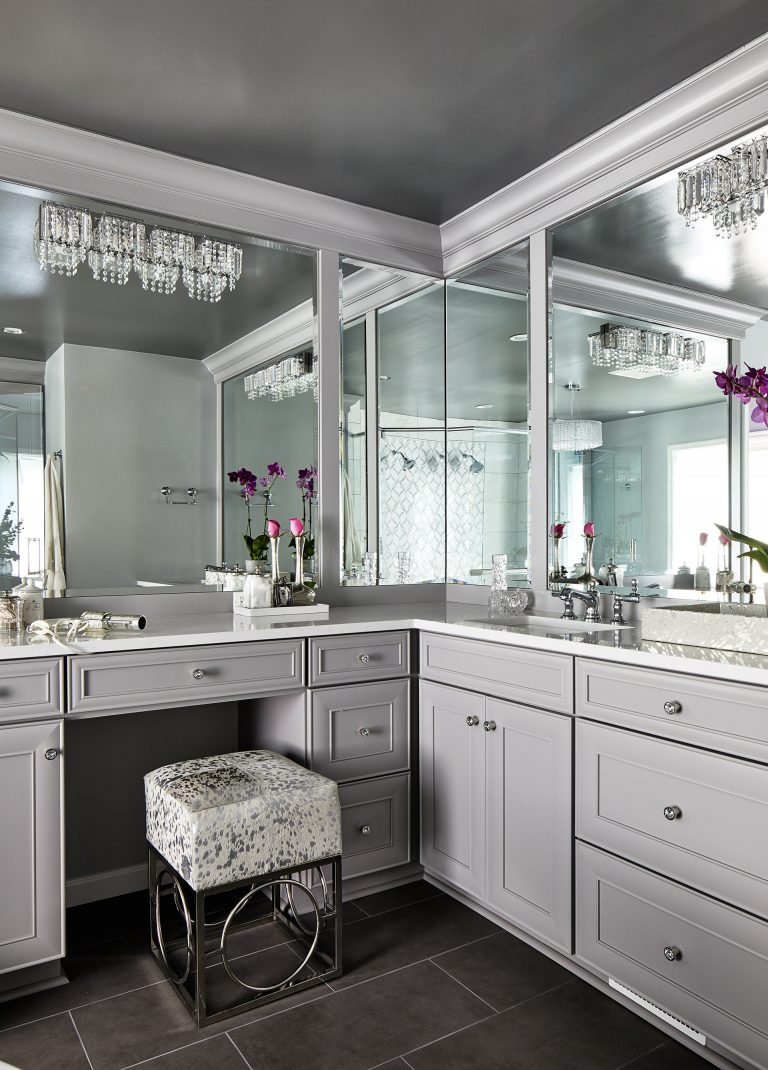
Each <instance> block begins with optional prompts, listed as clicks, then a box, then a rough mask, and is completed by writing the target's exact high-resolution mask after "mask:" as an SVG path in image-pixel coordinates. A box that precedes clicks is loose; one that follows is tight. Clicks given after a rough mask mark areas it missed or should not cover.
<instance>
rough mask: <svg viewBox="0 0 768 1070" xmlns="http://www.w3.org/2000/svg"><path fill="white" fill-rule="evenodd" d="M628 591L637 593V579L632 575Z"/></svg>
mask: <svg viewBox="0 0 768 1070" xmlns="http://www.w3.org/2000/svg"><path fill="white" fill-rule="evenodd" d="M629 591H630V594H637V593H638V590H637V580H636V579H635V578H634V576H633V577H632V582H631V583H630V585H629Z"/></svg>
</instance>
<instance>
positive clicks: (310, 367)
mask: <svg viewBox="0 0 768 1070" xmlns="http://www.w3.org/2000/svg"><path fill="white" fill-rule="evenodd" d="M243 386H244V387H245V395H246V397H247V398H250V399H251V401H254V400H256V399H257V398H269V399H270V400H271V401H284V400H285V399H286V398H293V397H296V396H297V395H298V394H305V393H307V392H308V391H309V390H311V391H312V393H313V394H314V397H315V400H317V360H316V358H315V356H314V354H313V353H312V352H311V351H308V352H306V353H299V354H297V355H294V356H290V357H281V358H280V359H279V360H276V361H273V362H272V363H271V364H267V366H266V367H264V368H259V370H258V371H255V372H252V373H251V374H250V375H246V377H245V379H244V380H243Z"/></svg>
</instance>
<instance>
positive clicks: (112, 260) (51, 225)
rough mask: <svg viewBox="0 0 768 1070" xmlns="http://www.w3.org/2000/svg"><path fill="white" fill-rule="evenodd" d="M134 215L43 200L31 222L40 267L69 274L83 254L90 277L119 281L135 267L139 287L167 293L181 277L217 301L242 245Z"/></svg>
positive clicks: (194, 292)
mask: <svg viewBox="0 0 768 1070" xmlns="http://www.w3.org/2000/svg"><path fill="white" fill-rule="evenodd" d="M148 230H149V228H148V226H147V224H146V223H144V222H142V221H141V220H139V219H128V218H123V217H122V216H118V215H114V214H112V213H104V215H96V216H93V217H92V216H91V213H90V212H89V211H88V209H87V208H72V207H68V206H67V205H62V204H53V203H52V202H50V201H45V202H44V203H43V204H41V205H40V214H39V218H38V221H37V223H36V224H35V254H36V255H37V258H38V262H39V264H40V269H41V271H51V272H55V273H56V274H59V275H74V274H75V272H76V271H77V269H78V267H79V266H80V264H82V263H83V261H84V260H85V259H86V258H87V260H88V266H89V267H90V269H91V271H92V272H93V277H94V279H97V280H98V281H100V282H111V283H117V285H118V286H124V285H125V283H126V282H127V281H128V279H129V277H130V275H131V272H132V271H135V272H136V274H137V275H138V276H139V278H140V280H141V285H142V288H143V289H144V290H149V291H151V292H153V293H164V294H172V293H173V292H174V290H175V289H176V284H177V283H178V281H179V278H182V279H183V281H184V285H185V286H186V289H187V293H188V294H189V296H190V297H192V298H196V299H197V300H198V301H211V302H215V301H219V300H221V295H222V294H223V293H224V291H225V290H227V289H229V290H234V288H235V284H236V283H237V281H238V279H239V278H240V276H241V274H242V271H243V249H242V246H240V245H234V244H233V243H232V242H227V241H219V240H218V239H214V238H206V237H201V238H198V239H197V240H195V236H194V235H193V234H186V233H184V232H183V231H179V230H170V229H169V228H166V227H153V228H152V229H151V230H149V235H148V234H147V232H148Z"/></svg>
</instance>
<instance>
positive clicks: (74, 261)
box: [35, 201, 92, 275]
mask: <svg viewBox="0 0 768 1070" xmlns="http://www.w3.org/2000/svg"><path fill="white" fill-rule="evenodd" d="M91 234H92V223H91V214H90V212H88V211H87V209H85V208H70V207H69V206H68V205H66V204H53V203H52V202H51V201H44V202H43V203H42V204H41V205H40V212H39V215H38V219H37V222H36V223H35V255H36V256H37V260H38V263H39V264H40V270H41V271H50V272H51V273H52V274H54V275H74V274H75V273H76V271H77V269H78V268H79V267H80V265H81V264H82V263H83V261H84V260H85V258H86V256H87V255H88V250H89V249H90V248H91Z"/></svg>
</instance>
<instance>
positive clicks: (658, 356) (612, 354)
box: [588, 323, 705, 378]
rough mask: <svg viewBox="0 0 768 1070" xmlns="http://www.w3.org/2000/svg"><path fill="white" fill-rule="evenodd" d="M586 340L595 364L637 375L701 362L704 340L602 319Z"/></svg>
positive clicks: (690, 367) (675, 371)
mask: <svg viewBox="0 0 768 1070" xmlns="http://www.w3.org/2000/svg"><path fill="white" fill-rule="evenodd" d="M588 340H589V355H590V357H591V358H592V363H593V364H594V365H595V366H596V367H598V368H612V369H614V370H615V371H616V372H619V373H621V374H624V375H628V376H635V377H636V378H643V377H645V376H650V375H678V374H679V373H680V372H684V371H698V370H699V368H702V367H703V366H704V357H705V346H704V343H703V342H702V341H700V340H697V339H695V338H686V337H684V336H683V335H682V334H674V333H672V332H671V331H667V332H662V331H651V330H646V329H645V328H643V327H622V326H620V325H615V324H611V323H604V324H603V325H602V326H601V328H600V330H599V331H596V332H595V333H594V334H590V335H589V339H588Z"/></svg>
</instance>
